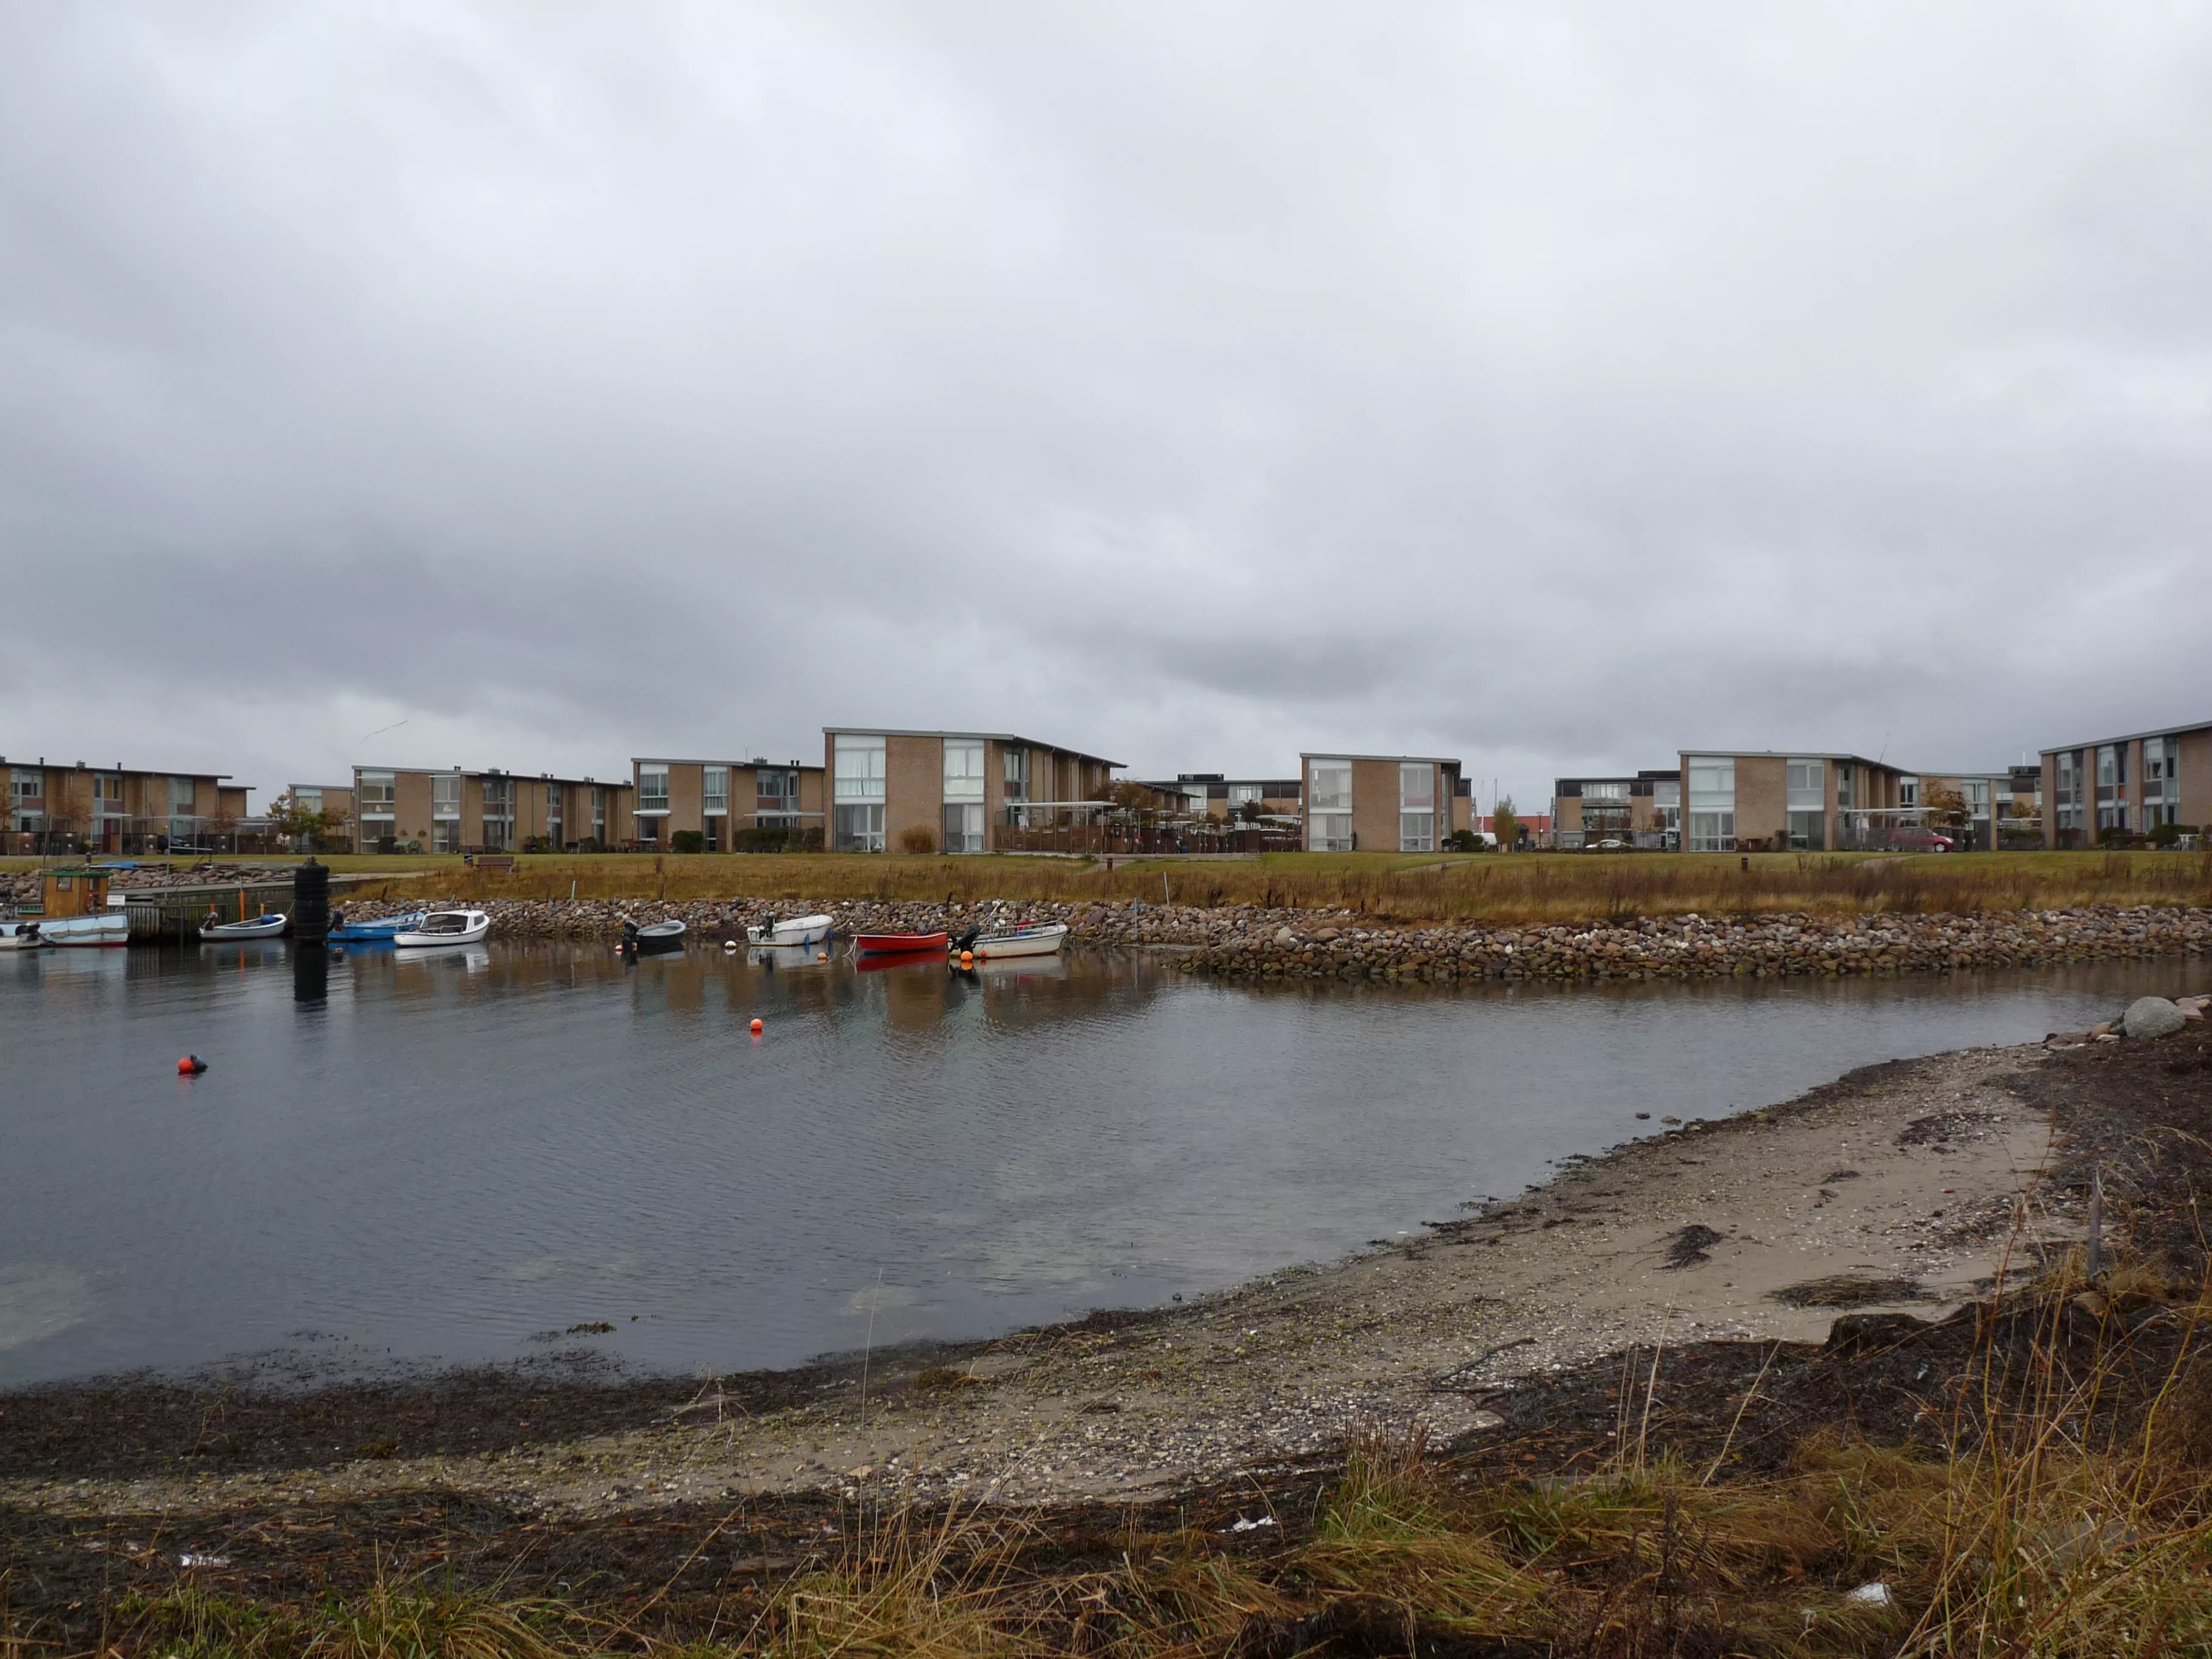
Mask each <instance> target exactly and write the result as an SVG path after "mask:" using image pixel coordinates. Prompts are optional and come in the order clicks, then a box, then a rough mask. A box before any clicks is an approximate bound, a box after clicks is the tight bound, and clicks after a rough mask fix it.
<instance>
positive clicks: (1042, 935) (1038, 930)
mask: <svg viewBox="0 0 2212 1659" xmlns="http://www.w3.org/2000/svg"><path fill="white" fill-rule="evenodd" d="M1066 938H1067V924H1066V922H1064V921H1055V922H1050V923H1048V924H1047V925H1046V926H1044V927H1024V928H1022V929H1020V930H1019V931H1018V932H1015V933H986V934H984V935H983V937H982V938H981V939H977V940H976V941H975V944H974V945H971V946H969V949H970V950H972V951H974V952H975V960H976V961H978V962H988V961H991V960H993V959H994V958H999V957H1049V956H1056V955H1058V954H1059V952H1060V945H1061V944H1062V943H1063V942H1065V940H1066Z"/></svg>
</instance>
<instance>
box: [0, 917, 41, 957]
mask: <svg viewBox="0 0 2212 1659" xmlns="http://www.w3.org/2000/svg"><path fill="white" fill-rule="evenodd" d="M38 948H39V924H38V923H37V922H35V921H0V951H35V950H37V949H38Z"/></svg>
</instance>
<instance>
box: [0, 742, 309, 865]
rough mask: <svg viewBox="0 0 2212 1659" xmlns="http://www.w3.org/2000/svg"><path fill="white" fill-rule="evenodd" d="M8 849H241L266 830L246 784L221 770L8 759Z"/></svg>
mask: <svg viewBox="0 0 2212 1659" xmlns="http://www.w3.org/2000/svg"><path fill="white" fill-rule="evenodd" d="M0 773H4V774H5V775H6V776H7V779H8V818H7V833H6V836H5V846H6V850H7V851H9V852H10V853H15V854H46V853H76V852H82V853H114V854H127V853H166V852H167V851H169V850H170V849H171V848H177V849H179V850H191V849H197V848H203V847H204V848H210V849H213V848H217V847H220V848H222V850H224V851H228V852H235V851H237V850H238V846H239V841H240V836H244V837H245V838H246V840H247V841H249V842H251V841H253V840H255V839H257V838H258V837H259V836H261V835H262V834H264V831H265V829H266V826H265V825H264V823H262V822H261V821H260V820H258V819H256V818H252V817H249V816H248V815H247V811H246V802H247V796H248V794H249V793H250V790H251V788H252V786H251V785H247V784H241V783H233V782H231V781H230V778H229V775H228V774H227V773H220V772H159V771H152V770H149V769H143V768H138V767H129V766H125V765H123V764H122V763H120V762H118V763H116V764H115V765H114V766H112V767H99V766H88V765H86V764H85V763H84V762H82V761H78V762H76V763H73V764H71V765H67V766H62V765H52V766H50V765H48V764H47V763H46V759H45V757H43V756H42V757H40V758H39V759H38V760H36V761H28V762H26V761H13V762H11V761H9V760H7V759H6V758H5V757H0Z"/></svg>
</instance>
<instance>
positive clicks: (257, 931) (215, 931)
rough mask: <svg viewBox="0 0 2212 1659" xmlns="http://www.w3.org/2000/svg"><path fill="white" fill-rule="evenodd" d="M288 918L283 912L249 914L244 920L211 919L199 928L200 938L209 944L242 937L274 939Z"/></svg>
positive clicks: (222, 943) (282, 929)
mask: <svg viewBox="0 0 2212 1659" xmlns="http://www.w3.org/2000/svg"><path fill="white" fill-rule="evenodd" d="M286 921H289V917H287V916H286V915H284V914H283V912H282V911H276V912H274V913H272V914H270V915H265V916H249V917H247V918H246V920H245V921H212V922H209V923H207V924H206V925H205V926H204V927H202V928H201V929H200V938H201V939H202V940H204V942H205V943H207V944H210V945H226V944H231V943H234V942H235V941H237V940H239V939H276V938H278V937H280V936H281V935H282V934H283V932H284V924H285V922H286Z"/></svg>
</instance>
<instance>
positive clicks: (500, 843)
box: [478, 778, 514, 853]
mask: <svg viewBox="0 0 2212 1659" xmlns="http://www.w3.org/2000/svg"><path fill="white" fill-rule="evenodd" d="M478 844H479V845H480V846H482V847H483V849H484V850H485V851H486V852H489V853H505V852H507V851H510V850H511V849H512V848H513V846H514V780H513V778H486V779H485V780H484V781H483V840H482V841H481V842H479V843H478Z"/></svg>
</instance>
